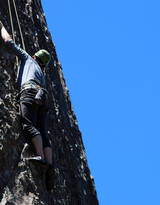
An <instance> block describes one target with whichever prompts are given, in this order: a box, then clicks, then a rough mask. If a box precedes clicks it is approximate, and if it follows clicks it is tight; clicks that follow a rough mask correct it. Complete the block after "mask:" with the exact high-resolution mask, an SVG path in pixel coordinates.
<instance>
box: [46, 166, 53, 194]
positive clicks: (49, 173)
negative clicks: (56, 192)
mask: <svg viewBox="0 0 160 205" xmlns="http://www.w3.org/2000/svg"><path fill="white" fill-rule="evenodd" d="M53 187H54V169H53V167H52V165H49V167H48V170H47V172H46V188H47V191H51V190H52V189H53Z"/></svg>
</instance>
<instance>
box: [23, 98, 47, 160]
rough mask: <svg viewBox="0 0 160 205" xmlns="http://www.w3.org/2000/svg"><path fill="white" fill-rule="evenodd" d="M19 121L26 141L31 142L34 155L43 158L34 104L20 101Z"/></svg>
mask: <svg viewBox="0 0 160 205" xmlns="http://www.w3.org/2000/svg"><path fill="white" fill-rule="evenodd" d="M20 111H21V123H22V129H23V132H24V135H25V137H26V140H27V142H32V143H33V145H34V148H35V152H36V155H40V156H41V157H42V158H44V153H43V143H42V137H41V133H40V131H39V130H38V129H37V126H36V123H37V109H36V107H35V105H34V104H30V103H27V102H24V101H22V102H20Z"/></svg>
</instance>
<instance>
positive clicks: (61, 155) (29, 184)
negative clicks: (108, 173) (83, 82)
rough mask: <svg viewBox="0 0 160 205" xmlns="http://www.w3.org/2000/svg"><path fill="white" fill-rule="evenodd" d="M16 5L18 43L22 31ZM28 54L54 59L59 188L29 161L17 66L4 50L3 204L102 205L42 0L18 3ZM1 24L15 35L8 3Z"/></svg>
mask: <svg viewBox="0 0 160 205" xmlns="http://www.w3.org/2000/svg"><path fill="white" fill-rule="evenodd" d="M10 2H11V8H12V16H13V24H14V29H15V37H16V43H17V44H19V45H21V44H22V42H21V38H20V32H19V29H18V24H17V20H16V15H15V11H14V7H13V1H12V0H10ZM15 2H16V6H17V11H18V15H19V18H20V23H21V28H22V31H23V36H24V41H25V46H26V50H27V52H28V53H29V54H30V55H33V54H34V53H35V52H36V51H37V50H38V49H40V48H44V49H47V50H48V51H49V52H50V53H51V54H52V61H51V63H50V66H49V69H48V74H47V82H48V85H47V86H48V91H49V93H50V95H49V98H50V99H49V104H50V110H49V112H50V116H49V130H48V133H49V135H50V137H51V140H52V144H53V163H54V170H55V181H54V189H53V191H52V192H50V193H48V192H47V191H46V187H45V183H44V181H45V179H44V172H45V170H44V169H42V168H41V167H35V166H34V165H33V164H31V163H30V162H28V161H27V160H24V157H25V156H29V155H31V150H30V149H31V148H30V147H29V148H28V147H24V143H25V140H24V138H23V135H22V133H21V127H20V123H19V108H18V103H17V100H16V95H17V92H18V91H17V86H16V73H17V66H16V63H15V62H16V60H15V58H13V57H11V56H9V55H7V54H5V51H4V50H3V49H1V58H0V167H1V168H0V204H1V205H5V204H6V205H27V204H28V205H31V204H34V205H36V204H37V205H47V204H49V205H50V204H53V205H98V200H97V195H96V191H95V186H94V180H93V178H92V176H91V175H90V170H89V168H88V165H87V160H86V155H85V150H84V146H83V142H82V138H81V133H80V131H79V128H78V124H77V121H76V116H75V114H74V112H73V109H72V105H71V101H70V98H69V91H68V89H67V86H66V83H65V79H64V77H63V73H62V67H61V65H60V63H59V61H58V59H57V55H56V51H55V47H54V44H53V42H52V39H51V35H50V33H49V31H48V28H47V24H46V20H45V15H44V12H43V9H42V5H41V1H40V0H16V1H15ZM0 19H1V20H2V21H3V23H4V25H5V27H6V28H7V29H8V31H9V32H10V34H12V31H11V24H10V18H9V13H8V1H7V0H6V1H1V2H0Z"/></svg>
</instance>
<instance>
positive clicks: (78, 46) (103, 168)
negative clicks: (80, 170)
mask: <svg viewBox="0 0 160 205" xmlns="http://www.w3.org/2000/svg"><path fill="white" fill-rule="evenodd" d="M42 4H43V7H44V11H45V14H46V18H47V22H48V26H49V29H50V32H51V34H52V38H53V41H54V43H55V45H56V50H57V54H58V57H59V60H60V62H61V64H62V66H63V73H64V76H65V79H66V83H67V86H68V89H69V91H70V96H71V101H72V104H73V107H74V112H75V113H76V116H77V119H78V123H79V127H80V130H81V132H82V137H83V142H84V145H85V149H86V154H87V160H88V164H89V167H90V170H91V173H92V175H93V176H94V179H95V185H96V190H97V193H98V199H99V202H100V204H101V205H107V204H109V205H132V204H133V205H135V204H136V205H151V204H153V205H159V204H160V160H159V158H160V81H159V76H160V12H159V11H160V2H159V1H158V0H145V1H144V0H134V1H133V0H121V1H119V0H112V1H111V0H110V1H108V0H92V1H91V0H88V1H85V0H81V1H73V0H68V1H66V0H61V1H58V0H45V1H44V0H42Z"/></svg>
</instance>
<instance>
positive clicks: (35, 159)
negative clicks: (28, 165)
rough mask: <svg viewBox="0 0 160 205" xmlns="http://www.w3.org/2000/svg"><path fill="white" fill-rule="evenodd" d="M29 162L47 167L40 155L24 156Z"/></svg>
mask: <svg viewBox="0 0 160 205" xmlns="http://www.w3.org/2000/svg"><path fill="white" fill-rule="evenodd" d="M26 159H27V160H28V161H29V162H32V163H33V164H35V165H38V166H42V167H47V162H46V160H45V159H42V157H41V156H36V157H28V158H26Z"/></svg>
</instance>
